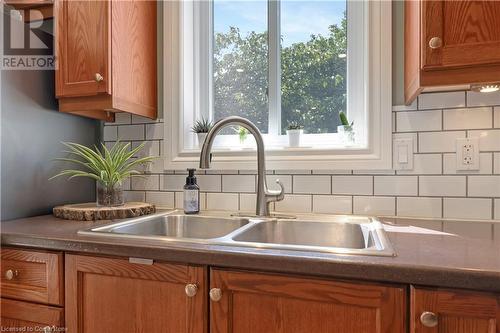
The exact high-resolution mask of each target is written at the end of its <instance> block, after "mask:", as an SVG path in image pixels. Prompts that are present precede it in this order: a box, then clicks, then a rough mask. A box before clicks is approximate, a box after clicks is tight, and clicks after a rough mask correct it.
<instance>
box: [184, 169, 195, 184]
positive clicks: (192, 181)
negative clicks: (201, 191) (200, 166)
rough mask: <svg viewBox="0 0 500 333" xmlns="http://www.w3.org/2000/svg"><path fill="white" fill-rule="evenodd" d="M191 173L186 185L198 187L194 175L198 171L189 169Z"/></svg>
mask: <svg viewBox="0 0 500 333" xmlns="http://www.w3.org/2000/svg"><path fill="white" fill-rule="evenodd" d="M187 170H188V172H189V175H188V176H187V177H186V185H196V176H195V175H194V172H195V171H196V169H187Z"/></svg>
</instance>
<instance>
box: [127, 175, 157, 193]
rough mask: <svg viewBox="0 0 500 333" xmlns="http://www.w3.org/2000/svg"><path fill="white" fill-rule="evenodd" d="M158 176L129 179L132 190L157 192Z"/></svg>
mask: <svg viewBox="0 0 500 333" xmlns="http://www.w3.org/2000/svg"><path fill="white" fill-rule="evenodd" d="M159 177H160V176H159V175H143V176H140V177H133V178H132V179H131V187H132V190H139V191H140V190H143V191H158V190H159V189H160V185H159V184H160V178H159Z"/></svg>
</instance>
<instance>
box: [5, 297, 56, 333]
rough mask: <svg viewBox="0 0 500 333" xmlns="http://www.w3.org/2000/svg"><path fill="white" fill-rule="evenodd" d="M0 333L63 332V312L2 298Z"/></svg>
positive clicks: (40, 305)
mask: <svg viewBox="0 0 500 333" xmlns="http://www.w3.org/2000/svg"><path fill="white" fill-rule="evenodd" d="M0 303H1V313H2V317H1V319H2V322H1V331H2V332H41V333H49V332H63V327H64V310H63V309H61V308H58V307H54V306H48V305H42V304H34V303H29V302H24V301H15V300H12V299H6V298H2V299H1V300H0Z"/></svg>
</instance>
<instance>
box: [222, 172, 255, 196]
mask: <svg viewBox="0 0 500 333" xmlns="http://www.w3.org/2000/svg"><path fill="white" fill-rule="evenodd" d="M222 192H252V193H255V176H254V175H224V176H222Z"/></svg>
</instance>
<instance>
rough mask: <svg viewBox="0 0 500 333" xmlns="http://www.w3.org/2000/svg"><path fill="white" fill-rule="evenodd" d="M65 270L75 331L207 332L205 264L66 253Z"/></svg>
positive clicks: (69, 324)
mask: <svg viewBox="0 0 500 333" xmlns="http://www.w3.org/2000/svg"><path fill="white" fill-rule="evenodd" d="M65 270H66V326H67V327H68V331H69V332H71V333H76V332H78V333H83V332H99V333H108V332H109V333H116V332H120V333H127V332H130V333H132V332H163V333H168V332H171V333H182V332H189V333H202V332H206V328H207V325H208V324H207V318H206V298H207V297H206V295H207V290H206V269H205V268H203V267H193V266H188V265H174V264H162V263H156V262H155V263H154V264H152V265H147V264H141V263H130V262H129V261H128V260H125V259H112V258H98V257H87V256H77V255H66V267H65ZM187 284H195V285H196V286H197V291H196V292H194V293H193V291H194V290H193V289H191V290H186V289H185V288H186V285H187ZM187 291H190V292H191V294H190V296H188V295H187V294H188V292H187Z"/></svg>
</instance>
